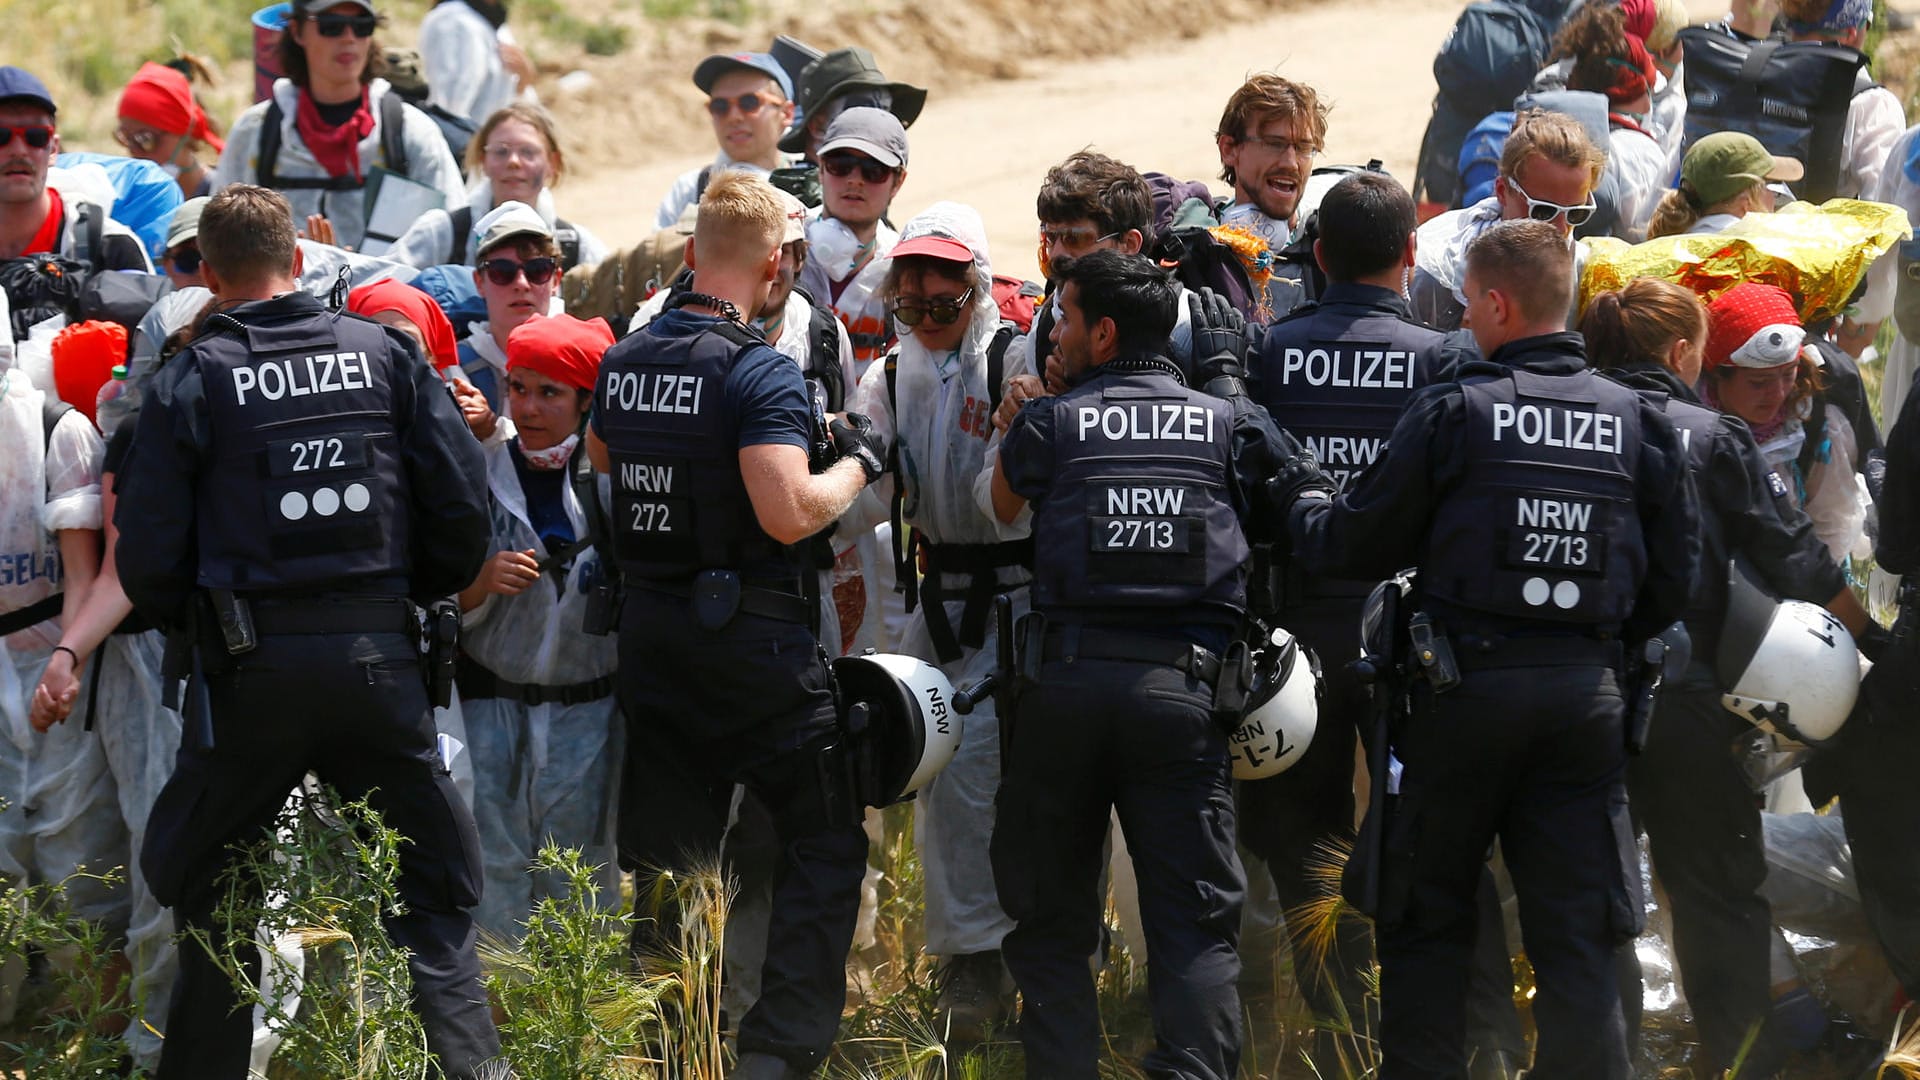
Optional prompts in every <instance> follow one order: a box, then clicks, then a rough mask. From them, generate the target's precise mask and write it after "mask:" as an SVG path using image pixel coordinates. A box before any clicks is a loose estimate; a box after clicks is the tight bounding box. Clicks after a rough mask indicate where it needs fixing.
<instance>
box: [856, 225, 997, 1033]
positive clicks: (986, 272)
mask: <svg viewBox="0 0 1920 1080" xmlns="http://www.w3.org/2000/svg"><path fill="white" fill-rule="evenodd" d="M992 286H993V271H992V267H991V265H990V263H989V261H988V255H987V244H986V230H985V228H984V227H983V226H982V225H981V222H980V216H979V215H978V214H977V213H975V212H974V211H973V210H972V209H971V208H970V207H966V206H961V205H958V204H956V203H937V204H935V205H934V206H932V207H930V208H928V209H927V210H926V211H924V212H922V213H921V214H920V215H918V216H917V217H915V218H914V219H913V220H912V221H910V222H908V223H907V225H906V228H905V229H904V230H903V231H902V232H901V235H900V242H899V244H898V245H896V246H895V247H894V249H893V253H892V266H891V269H890V271H889V273H888V275H887V278H886V282H885V284H884V286H883V289H882V295H883V296H884V298H885V300H886V303H887V305H888V309H889V310H890V311H891V312H892V314H893V319H894V322H895V323H896V325H897V332H898V333H899V335H900V339H899V344H898V345H897V346H896V352H897V366H896V378H895V380H893V381H894V383H895V386H894V387H892V388H890V387H889V385H888V383H889V379H888V377H887V368H888V362H887V361H882V362H879V363H875V364H873V365H872V366H871V367H869V368H868V369H867V373H866V375H865V376H863V377H862V378H861V380H860V390H859V393H858V394H857V395H856V396H855V400H854V404H853V410H854V411H855V412H860V413H864V414H866V415H867V416H869V417H871V418H872V420H873V427H874V431H875V433H877V434H879V435H880V436H881V437H882V438H884V439H886V440H887V441H888V442H889V443H890V444H892V446H893V448H894V451H895V455H894V456H895V458H896V460H897V464H896V465H895V467H894V469H893V470H892V471H891V472H889V474H888V475H887V476H885V477H883V478H882V479H881V480H880V481H879V482H878V483H876V484H874V485H873V486H872V487H870V488H869V489H868V491H867V493H863V494H862V496H861V498H860V501H858V502H856V503H855V506H854V509H853V511H852V512H851V513H850V514H849V516H848V518H846V519H843V526H845V525H855V526H857V525H860V524H862V523H863V522H862V520H861V518H862V517H864V518H865V521H866V522H873V521H877V520H879V517H880V515H882V514H884V513H886V511H887V507H888V504H889V502H890V500H891V497H892V496H893V494H894V492H895V491H896V490H898V492H899V494H900V496H901V500H902V511H903V515H904V518H905V521H906V523H907V524H908V525H909V526H910V527H911V528H912V529H913V535H914V538H915V541H916V545H917V546H918V548H919V552H920V554H921V556H922V557H923V558H924V559H925V560H926V567H927V569H926V574H925V577H924V579H923V581H922V582H921V584H920V589H919V599H920V603H919V605H918V606H917V607H916V608H915V609H914V611H913V612H912V614H911V615H910V617H909V619H908V621H907V625H906V629H905V631H904V633H903V634H902V637H901V640H900V641H899V643H898V647H897V651H899V652H902V653H906V654H909V655H912V656H918V657H920V658H921V659H923V660H927V661H930V662H934V663H938V664H939V665H940V668H941V670H942V671H943V672H945V673H946V675H947V677H948V678H949V679H951V680H952V681H953V684H954V685H955V686H962V685H968V684H971V683H973V682H976V681H977V680H979V679H980V678H982V677H983V676H985V675H986V674H987V673H988V672H990V671H991V670H992V669H993V665H994V656H995V652H994V649H995V645H994V643H995V640H996V634H995V628H994V625H993V618H992V613H993V594H994V593H995V592H998V591H1010V592H1011V593H1012V594H1013V596H1014V598H1015V601H1016V607H1017V608H1018V609H1019V610H1022V611H1024V610H1025V608H1026V605H1027V595H1026V588H1025V585H1026V582H1027V581H1028V580H1029V574H1028V572H1027V570H1026V568H1025V567H1024V566H1022V565H1020V563H1021V562H1023V561H1029V560H1030V559H1031V557H1032V556H1031V552H1032V546H1031V543H1030V542H1028V541H1027V540H1026V539H1025V537H1020V538H1019V539H1017V540H1009V539H1008V538H1007V537H1005V536H1003V535H1002V533H1001V531H1000V529H999V527H998V526H997V525H996V524H995V523H994V522H993V521H992V520H990V519H988V518H987V517H985V516H984V515H982V514H981V513H980V511H979V508H978V507H977V506H976V505H975V504H974V500H973V481H974V478H975V477H976V476H978V475H979V473H980V470H981V467H982V464H983V462H984V460H985V454H986V448H987V439H988V437H989V436H990V435H991V434H992V433H993V425H992V417H993V410H994V406H995V405H996V404H998V402H999V399H1000V393H1001V387H1000V386H999V385H988V382H989V367H990V364H989V358H988V353H989V350H990V349H991V348H993V343H994V341H995V339H996V336H998V337H999V338H1000V348H1001V350H1002V351H1003V352H1004V351H1006V349H1007V346H1008V345H1009V344H1011V335H1010V334H999V329H1000V322H999V318H998V309H997V308H996V307H995V305H994V300H993V292H992ZM1008 359H1011V358H1008ZM1003 362H1004V361H1003ZM1004 381H1005V376H1004V374H1003V375H1002V377H1001V382H1003V383H1004ZM962 740H963V741H962V743H961V745H960V749H959V752H958V753H957V754H956V755H955V757H954V759H953V762H952V763H951V764H950V765H948V766H947V768H946V770H945V771H944V772H942V773H941V774H940V775H939V777H937V778H936V779H935V780H934V781H933V782H932V783H931V784H929V785H928V786H927V787H925V788H924V789H922V790H921V792H920V796H919V800H918V802H917V805H916V808H915V815H914V825H915V840H916V842H917V844H918V846H919V850H920V862H921V867H922V874H923V876H924V882H925V893H926V941H927V951H928V952H930V953H933V954H934V955H936V956H939V957H941V958H942V959H943V960H944V963H943V965H942V969H941V973H940V975H939V976H937V978H938V979H939V981H940V982H941V997H940V1003H939V1004H940V1015H939V1016H937V1017H936V1030H939V1031H941V1032H942V1033H943V1034H944V1035H946V1036H947V1037H948V1038H949V1039H954V1040H960V1041H966V1040H969V1039H978V1038H979V1037H981V1035H982V1034H983V1033H984V1028H985V1025H987V1024H989V1023H998V1022H1001V1021H1004V1020H1005V1019H1006V1015H1007V1006H1008V1005H1009V1004H1010V1003H1011V994H1010V992H1009V991H1010V987H1009V985H1008V983H1007V981H1006V976H1005V973H1004V967H1003V966H1002V963H1001V960H1000V954H999V949H1000V940H1001V938H1003V937H1004V936H1005V935H1006V933H1007V931H1008V930H1010V929H1012V927H1013V924H1012V922H1011V921H1010V920H1009V919H1008V918H1007V916H1006V913H1005V912H1003V911H1002V910H1001V909H1000V904H999V900H998V898H997V897H996V896H995V893H994V885H993V873H992V867H991V865H990V863H989V861H988V857H987V839H988V836H989V835H990V834H991V832H992V825H993V800H994V795H995V794H996V792H997V791H998V790H999V786H1000V732H999V723H998V721H997V719H996V717H995V713H994V710H993V708H992V707H991V704H990V703H982V704H981V705H979V706H976V707H975V709H974V711H973V712H972V713H971V714H970V715H969V716H968V717H967V722H966V725H965V727H964V728H963V735H962Z"/></svg>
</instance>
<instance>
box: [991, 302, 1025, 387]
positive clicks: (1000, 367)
mask: <svg viewBox="0 0 1920 1080" xmlns="http://www.w3.org/2000/svg"><path fill="white" fill-rule="evenodd" d="M1019 334H1020V328H1019V327H1017V326H1015V325H1013V323H1011V322H1009V321H1008V320H1006V319H1001V320H1000V325H999V326H997V327H995V328H994V331H993V340H992V341H990V342H988V343H987V395H988V396H989V397H991V398H992V399H993V400H991V401H989V402H988V403H987V405H988V406H989V407H994V406H998V405H999V404H1000V394H1001V386H1000V384H1001V383H1003V382H1005V381H1006V378H1007V349H1008V348H1009V347H1010V346H1011V345H1012V344H1013V339H1014V338H1016V337H1018V336H1019Z"/></svg>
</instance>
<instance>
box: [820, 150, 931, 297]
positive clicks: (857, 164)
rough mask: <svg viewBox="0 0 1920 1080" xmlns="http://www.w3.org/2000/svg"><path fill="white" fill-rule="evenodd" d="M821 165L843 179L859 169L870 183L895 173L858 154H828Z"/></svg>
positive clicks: (829, 173)
mask: <svg viewBox="0 0 1920 1080" xmlns="http://www.w3.org/2000/svg"><path fill="white" fill-rule="evenodd" d="M820 167H821V168H822V169H825V170H826V171H827V175H828V176H837V177H841V178H842V179H844V178H846V177H849V176H852V175H853V170H855V169H859V170H860V179H862V180H865V181H866V182H867V183H869V184H884V183H886V181H887V178H888V177H890V176H892V175H893V166H891V165H882V164H880V163H879V162H877V161H875V160H873V159H872V158H870V157H861V156H860V155H858V154H828V155H827V156H826V157H823V158H821V159H820ZM907 325H908V326H912V325H913V324H912V323H908V324H907Z"/></svg>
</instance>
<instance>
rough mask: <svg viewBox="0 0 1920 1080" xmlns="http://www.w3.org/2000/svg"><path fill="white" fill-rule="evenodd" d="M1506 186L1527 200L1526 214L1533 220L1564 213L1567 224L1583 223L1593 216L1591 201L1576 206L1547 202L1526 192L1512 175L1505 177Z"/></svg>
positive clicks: (1541, 219)
mask: <svg viewBox="0 0 1920 1080" xmlns="http://www.w3.org/2000/svg"><path fill="white" fill-rule="evenodd" d="M1507 186H1508V187H1510V188H1512V189H1513V190H1514V191H1516V192H1518V193H1519V195H1520V197H1521V198H1523V199H1525V200H1527V216H1528V217H1530V218H1532V219H1533V220H1535V221H1552V220H1553V219H1555V218H1557V217H1559V216H1560V215H1562V214H1565V215H1566V216H1567V224H1569V225H1584V224H1586V223H1587V219H1588V218H1590V217H1592V216H1593V211H1594V204H1593V203H1591V202H1585V203H1581V204H1580V205H1578V206H1566V205H1563V204H1561V203H1557V202H1548V201H1547V200H1545V199H1536V198H1534V197H1533V196H1531V195H1529V194H1527V189H1526V188H1523V187H1521V186H1520V181H1518V180H1515V179H1514V178H1512V177H1508V178H1507Z"/></svg>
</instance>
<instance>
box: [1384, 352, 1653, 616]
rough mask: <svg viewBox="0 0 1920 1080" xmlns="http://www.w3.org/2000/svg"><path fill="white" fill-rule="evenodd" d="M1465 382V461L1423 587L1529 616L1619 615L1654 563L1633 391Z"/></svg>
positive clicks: (1567, 383) (1515, 379) (1586, 384)
mask: <svg viewBox="0 0 1920 1080" xmlns="http://www.w3.org/2000/svg"><path fill="white" fill-rule="evenodd" d="M1460 389H1461V392H1462V394H1463V396H1464V398H1465V404H1466V425H1467V437H1466V440H1465V446H1464V447H1463V448H1462V449H1463V452H1464V454H1465V456H1466V468H1465V470H1464V473H1463V475H1462V477H1461V480H1460V483H1459V485H1458V486H1457V487H1456V488H1454V489H1453V490H1452V491H1451V492H1449V493H1448V494H1447V495H1446V496H1445V497H1444V498H1443V500H1442V502H1441V503H1440V506H1439V509H1438V511H1437V512H1436V513H1435V515H1434V521H1433V531H1432V533H1431V535H1430V536H1429V537H1428V545H1427V549H1428V550H1427V557H1426V559H1425V560H1424V561H1423V562H1422V563H1421V570H1420V581H1421V587H1422V591H1423V592H1425V593H1426V594H1427V595H1428V596H1430V597H1432V598H1434V599H1436V600H1440V601H1442V602H1444V603H1446V604H1448V605H1451V606H1453V607H1458V608H1464V609H1467V610H1470V611H1476V612H1484V613H1487V614H1492V615H1499V616H1506V617H1511V618H1517V619H1523V620H1527V621H1540V622H1549V623H1569V624H1581V625H1588V626H1603V625H1607V624H1613V623H1618V622H1620V621H1622V620H1624V619H1625V618H1626V617H1627V614H1628V613H1629V612H1630V611H1632V609H1633V601H1634V597H1635V596H1636V595H1637V594H1638V593H1639V591H1640V583H1641V581H1642V580H1643V579H1644V577H1645V576H1646V568H1647V552H1646V545H1645V540H1644V537H1643V536H1642V533H1641V528H1640V520H1639V513H1638V509H1637V507H1636V505H1635V498H1634V496H1635V492H1634V482H1633V477H1634V470H1635V468H1636V467H1637V466H1638V464H1639V460H1640V450H1641V431H1640V415H1639V412H1638V407H1639V399H1638V395H1637V394H1636V393H1635V391H1632V390H1629V389H1627V388H1626V387H1623V386H1621V385H1619V384H1618V383H1615V382H1612V381H1610V380H1607V379H1603V378H1600V377H1598V376H1596V375H1594V374H1593V373H1592V372H1591V371H1582V372H1579V373H1578V374H1574V375H1566V376H1546V375H1538V374H1535V373H1533V372H1529V371H1524V370H1516V371H1514V372H1512V373H1511V374H1510V375H1508V376H1506V377H1493V378H1482V379H1474V380H1472V381H1469V382H1465V383H1462V384H1461V388H1460Z"/></svg>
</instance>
